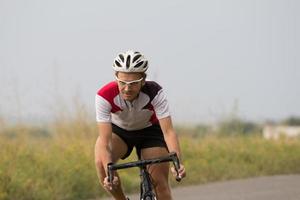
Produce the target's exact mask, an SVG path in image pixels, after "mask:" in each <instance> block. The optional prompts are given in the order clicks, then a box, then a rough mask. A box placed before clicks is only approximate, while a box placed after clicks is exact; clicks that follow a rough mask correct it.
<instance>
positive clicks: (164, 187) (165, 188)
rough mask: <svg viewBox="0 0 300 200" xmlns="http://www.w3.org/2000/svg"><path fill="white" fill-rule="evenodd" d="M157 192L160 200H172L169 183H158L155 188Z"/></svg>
mask: <svg viewBox="0 0 300 200" xmlns="http://www.w3.org/2000/svg"><path fill="white" fill-rule="evenodd" d="M155 192H156V195H157V197H158V199H170V198H171V189H170V187H169V184H168V182H158V183H157V184H156V186H155Z"/></svg>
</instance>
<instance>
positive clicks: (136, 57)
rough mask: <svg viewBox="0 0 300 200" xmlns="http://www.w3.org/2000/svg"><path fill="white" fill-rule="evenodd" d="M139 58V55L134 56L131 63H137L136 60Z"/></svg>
mask: <svg viewBox="0 0 300 200" xmlns="http://www.w3.org/2000/svg"><path fill="white" fill-rule="evenodd" d="M141 56H142V55H141V54H139V55H137V56H135V57H134V58H133V60H132V62H135V61H137V59H139V58H140V57H141Z"/></svg>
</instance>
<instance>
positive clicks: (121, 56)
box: [119, 54, 124, 62]
mask: <svg viewBox="0 0 300 200" xmlns="http://www.w3.org/2000/svg"><path fill="white" fill-rule="evenodd" d="M119 57H120V59H121V60H122V62H124V56H123V55H122V54H120V55H119Z"/></svg>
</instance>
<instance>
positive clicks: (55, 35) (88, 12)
mask: <svg viewBox="0 0 300 200" xmlns="http://www.w3.org/2000/svg"><path fill="white" fill-rule="evenodd" d="M299 10H300V1H298V0H194V1H188V0H164V1H161V0H160V1H158V0H152V1H141V0H135V1H131V0H128V1H124V0H120V1H114V0H110V1H100V0H93V1H92V0H86V1H79V0H51V1H46V0H19V1H17V0H0V85H1V90H0V116H2V117H4V118H6V119H8V120H23V121H28V120H29V121H35V120H38V121H43V120H46V119H50V118H51V117H53V115H55V113H56V112H58V111H60V110H61V109H62V107H63V106H64V105H68V107H70V108H72V106H74V102H76V101H79V102H82V103H84V104H85V105H86V107H87V109H88V112H89V113H91V115H94V96H95V94H96V91H97V90H98V88H100V87H101V86H102V85H104V84H105V83H106V82H108V81H110V80H113V71H112V68H111V65H112V62H113V59H114V57H115V56H116V55H117V54H118V53H119V52H122V51H125V50H128V49H133V50H138V51H141V52H143V53H144V54H145V56H146V57H147V58H148V59H149V60H150V66H149V71H148V75H149V78H150V79H152V80H155V81H157V82H159V83H160V84H161V85H162V86H163V87H164V88H165V91H166V93H167V95H168V98H169V101H170V104H171V110H172V113H173V118H174V120H175V121H176V122H184V123H188V122H191V123H197V122H211V121H215V120H219V119H221V118H223V117H226V116H228V115H229V114H230V113H231V112H232V111H233V110H234V107H237V108H238V109H237V113H238V114H239V116H241V117H243V118H245V119H248V120H255V121H258V120H264V119H275V120H276V119H277V120H278V119H282V118H285V117H288V116H291V115H298V116H299V115H300V40H299V36H300V12H299Z"/></svg>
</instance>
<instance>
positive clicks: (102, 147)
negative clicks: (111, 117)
mask: <svg viewBox="0 0 300 200" xmlns="http://www.w3.org/2000/svg"><path fill="white" fill-rule="evenodd" d="M98 131H99V137H98V143H99V144H98V145H97V148H98V149H97V152H98V155H96V156H99V158H100V159H101V161H102V165H103V167H104V169H105V171H106V166H107V164H108V163H110V162H112V153H111V151H112V149H111V140H112V127H111V123H110V122H98ZM106 173H107V172H106Z"/></svg>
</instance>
